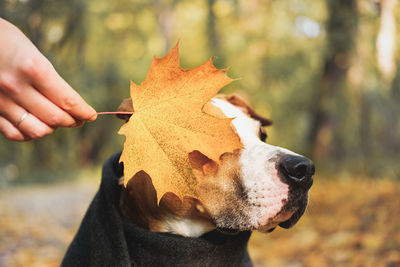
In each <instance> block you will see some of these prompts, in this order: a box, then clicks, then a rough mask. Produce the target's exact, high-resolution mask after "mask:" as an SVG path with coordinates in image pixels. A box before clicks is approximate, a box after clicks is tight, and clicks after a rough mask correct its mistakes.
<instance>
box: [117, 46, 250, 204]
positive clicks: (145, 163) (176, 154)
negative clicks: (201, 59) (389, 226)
mask: <svg viewBox="0 0 400 267" xmlns="http://www.w3.org/2000/svg"><path fill="white" fill-rule="evenodd" d="M226 72H227V70H226V69H216V68H215V66H214V65H213V63H212V58H210V59H209V60H208V61H206V62H205V63H203V64H202V65H200V66H198V67H196V68H193V69H190V70H183V69H182V68H181V67H180V65H179V51H178V44H177V45H176V46H175V47H174V48H172V50H171V51H170V52H169V53H168V54H167V55H166V56H164V57H162V58H156V57H155V58H154V60H153V63H152V65H151V68H150V71H149V73H148V74H147V77H146V79H145V81H144V82H143V83H142V84H140V85H136V84H134V83H133V82H132V83H131V97H132V103H133V110H134V113H133V115H132V116H131V118H130V119H129V121H128V122H127V123H126V124H125V125H123V126H122V127H121V129H120V131H119V133H120V134H123V135H125V136H126V141H125V144H124V149H123V152H122V155H121V161H122V162H123V163H124V176H125V185H126V184H127V183H128V181H129V179H131V178H132V177H133V176H134V175H135V174H136V173H137V172H139V171H140V170H144V171H145V172H146V173H147V174H149V175H150V177H151V178H152V181H153V185H154V187H155V189H156V191H157V196H158V200H160V199H161V197H162V196H163V195H164V193H166V192H173V193H175V194H176V195H177V196H179V197H181V198H182V197H183V196H192V197H196V191H195V185H196V179H195V177H194V176H193V174H192V172H191V169H190V164H189V161H188V153H190V152H192V151H194V150H198V151H200V152H201V153H203V154H204V155H207V156H208V157H209V158H211V159H213V160H214V161H218V159H219V157H220V155H221V154H223V153H225V152H232V151H233V150H235V149H239V148H241V147H242V145H241V143H240V141H239V137H238V136H237V135H236V134H235V133H234V132H233V130H232V128H231V126H230V123H231V120H232V119H228V118H217V117H214V116H212V115H210V114H207V113H205V112H203V107H204V105H205V104H206V103H207V102H208V101H209V100H210V99H211V98H212V97H213V96H215V95H216V94H217V92H218V91H219V90H220V89H221V88H222V87H224V86H225V85H227V84H228V83H230V82H231V81H232V79H231V78H229V77H228V76H227V74H226Z"/></svg>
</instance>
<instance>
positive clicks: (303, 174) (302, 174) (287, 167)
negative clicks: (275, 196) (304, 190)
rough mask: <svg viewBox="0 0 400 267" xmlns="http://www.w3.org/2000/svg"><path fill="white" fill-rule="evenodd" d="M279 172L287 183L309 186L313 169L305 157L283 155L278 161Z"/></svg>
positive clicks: (312, 165)
mask: <svg viewBox="0 0 400 267" xmlns="http://www.w3.org/2000/svg"><path fill="white" fill-rule="evenodd" d="M279 172H280V173H281V174H283V176H284V178H285V179H286V180H287V181H288V182H289V183H296V184H299V183H300V184H309V183H310V181H311V180H312V179H311V176H312V175H313V174H314V172H315V167H314V164H313V162H312V161H311V160H309V159H308V158H306V157H302V156H295V155H283V156H282V157H281V159H280V161H279Z"/></svg>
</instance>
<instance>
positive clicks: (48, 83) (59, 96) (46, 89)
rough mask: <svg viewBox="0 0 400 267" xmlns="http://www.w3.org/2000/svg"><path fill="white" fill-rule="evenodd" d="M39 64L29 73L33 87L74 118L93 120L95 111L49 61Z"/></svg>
mask: <svg viewBox="0 0 400 267" xmlns="http://www.w3.org/2000/svg"><path fill="white" fill-rule="evenodd" d="M41 65H42V66H39V67H38V66H34V67H33V70H31V73H29V75H30V77H31V82H32V84H33V87H35V88H36V89H37V90H38V91H40V92H41V93H42V94H43V95H45V96H46V97H47V98H48V99H50V100H51V101H52V102H54V103H55V104H56V105H57V106H59V107H60V108H62V109H63V110H65V111H66V112H68V113H69V114H71V115H72V116H73V117H74V118H76V119H78V120H84V121H93V120H95V119H96V117H97V115H96V111H95V110H94V109H93V108H92V107H91V106H89V105H88V104H87V103H86V102H85V101H84V100H83V98H82V97H81V96H80V95H79V94H78V93H77V92H76V91H75V90H74V89H72V87H71V86H69V84H68V83H67V82H66V81H64V79H63V78H61V76H60V75H58V73H57V72H56V70H55V69H54V68H53V66H52V65H51V64H50V63H49V64H41Z"/></svg>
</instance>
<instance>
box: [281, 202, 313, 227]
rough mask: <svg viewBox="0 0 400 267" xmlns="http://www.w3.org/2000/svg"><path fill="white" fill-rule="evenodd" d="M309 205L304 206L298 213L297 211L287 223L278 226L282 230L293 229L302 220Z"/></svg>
mask: <svg viewBox="0 0 400 267" xmlns="http://www.w3.org/2000/svg"><path fill="white" fill-rule="evenodd" d="M306 207H307V204H304V205H302V206H301V207H300V208H299V209H297V211H295V212H294V213H293V214H292V216H290V218H289V219H287V220H286V221H283V222H281V223H279V224H278V225H279V226H280V227H282V228H285V229H288V228H291V227H293V226H294V225H295V224H296V223H297V222H298V221H299V220H300V218H301V216H302V215H303V214H304V212H305V211H306Z"/></svg>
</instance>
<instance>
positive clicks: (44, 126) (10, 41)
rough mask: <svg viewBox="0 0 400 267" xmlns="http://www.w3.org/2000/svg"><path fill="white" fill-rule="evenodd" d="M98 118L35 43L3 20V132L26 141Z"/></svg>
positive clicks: (0, 49)
mask: <svg viewBox="0 0 400 267" xmlns="http://www.w3.org/2000/svg"><path fill="white" fill-rule="evenodd" d="M96 117H97V115H96V111H95V110H94V109H93V108H92V107H90V106H89V105H88V104H87V103H86V102H85V101H84V100H83V99H82V97H81V96H80V95H79V94H78V93H77V92H76V91H75V90H74V89H72V88H71V87H70V86H69V85H68V83H67V82H65V81H64V80H63V78H61V77H60V75H58V73H57V72H56V70H55V69H54V67H53V66H52V64H51V63H50V62H49V61H48V60H47V59H46V58H45V57H44V56H43V55H42V54H41V53H40V52H39V50H38V49H37V48H36V47H35V46H34V45H33V44H32V42H31V41H30V40H29V39H28V38H27V37H26V36H25V35H24V34H23V33H22V32H21V31H20V30H19V29H18V28H17V27H15V26H14V25H12V24H11V23H9V22H7V21H5V20H3V19H1V18H0V132H1V133H2V134H3V135H4V136H5V137H6V138H7V139H9V140H13V141H27V140H30V139H38V138H41V137H43V136H46V135H48V134H50V133H52V132H53V131H54V130H55V129H56V128H57V127H75V126H79V125H81V124H82V123H83V122H84V121H93V120H95V119H96Z"/></svg>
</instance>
